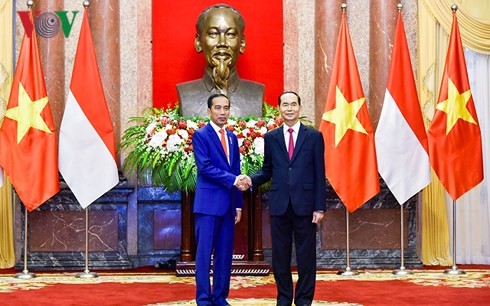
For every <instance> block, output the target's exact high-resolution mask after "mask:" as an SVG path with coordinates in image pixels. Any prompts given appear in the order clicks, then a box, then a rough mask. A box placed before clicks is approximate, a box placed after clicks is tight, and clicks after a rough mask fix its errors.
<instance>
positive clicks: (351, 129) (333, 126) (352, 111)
mask: <svg viewBox="0 0 490 306" xmlns="http://www.w3.org/2000/svg"><path fill="white" fill-rule="evenodd" d="M320 131H321V132H322V134H323V138H324V141H325V173H326V176H327V179H328V181H329V182H330V184H331V185H332V187H333V189H334V190H335V192H336V193H337V195H338V196H339V198H340V199H341V200H342V202H343V203H344V205H345V206H346V207H347V209H348V210H349V212H353V211H355V210H356V209H357V208H359V207H360V206H362V205H363V204H364V203H366V202H367V201H368V200H369V199H371V198H372V197H373V196H375V195H376V194H377V193H378V192H379V179H378V167H377V165H376V152H375V148H374V133H373V128H372V126H371V121H370V119H369V113H368V109H367V105H366V98H365V96H364V92H363V91H362V86H361V80H360V78H359V72H358V70H357V63H356V58H355V56H354V50H353V48H352V43H351V39H350V35H349V31H348V29H347V21H346V16H345V11H344V12H342V21H341V24H340V32H339V38H338V42H337V50H336V51H335V63H334V66H333V71H332V79H331V81H330V87H329V89H328V95H327V102H326V105H325V112H324V113H323V116H322V121H321V123H320Z"/></svg>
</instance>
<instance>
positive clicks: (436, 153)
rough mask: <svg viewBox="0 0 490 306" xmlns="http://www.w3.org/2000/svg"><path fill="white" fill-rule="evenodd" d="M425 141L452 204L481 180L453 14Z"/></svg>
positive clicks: (475, 133) (471, 109)
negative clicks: (433, 113)
mask: <svg viewBox="0 0 490 306" xmlns="http://www.w3.org/2000/svg"><path fill="white" fill-rule="evenodd" d="M428 138H429V153H430V161H431V164H432V167H433V168H434V171H435V172H436V174H437V176H438V177H439V179H440V181H441V183H442V185H444V187H445V188H446V190H447V192H448V193H449V195H450V196H451V198H452V199H453V200H454V201H456V200H457V199H458V198H459V197H461V196H462V195H463V194H464V193H465V192H467V191H469V190H470V189H471V188H473V187H475V186H476V185H478V184H479V183H480V182H481V181H482V180H483V154H482V142H481V133H480V125H479V123H478V118H477V116H476V110H475V104H474V102H473V96H472V94H471V90H470V83H469V80H468V73H467V71H466V61H465V58H464V53H463V44H462V43H461V36H460V34H459V27H458V19H457V18H456V12H454V13H453V26H452V29H451V36H450V38H449V49H448V51H447V56H446V66H445V67H444V74H443V76H442V83H441V89H440V91H439V98H438V103H437V105H436V112H435V115H434V119H433V121H432V124H431V125H430V127H429V131H428Z"/></svg>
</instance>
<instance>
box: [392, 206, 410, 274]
mask: <svg viewBox="0 0 490 306" xmlns="http://www.w3.org/2000/svg"><path fill="white" fill-rule="evenodd" d="M403 244H404V240H403V204H401V205H400V258H401V263H400V268H399V269H396V270H393V272H392V273H393V274H394V275H397V276H407V275H409V274H413V272H412V271H410V270H408V269H405V265H404V253H405V251H404V245H403Z"/></svg>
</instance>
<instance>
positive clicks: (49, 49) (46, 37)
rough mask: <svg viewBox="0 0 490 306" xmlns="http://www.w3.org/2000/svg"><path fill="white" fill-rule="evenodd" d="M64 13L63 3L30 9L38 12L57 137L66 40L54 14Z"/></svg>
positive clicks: (53, 1)
mask: <svg viewBox="0 0 490 306" xmlns="http://www.w3.org/2000/svg"><path fill="white" fill-rule="evenodd" d="M63 9H64V8H63V0H46V1H34V5H33V7H32V10H33V11H34V12H36V11H39V15H37V18H36V21H35V28H36V31H37V38H38V40H37V41H38V46H39V53H40V56H41V62H42V64H43V72H44V80H45V83H46V90H47V93H48V97H49V105H50V108H51V113H52V114H53V123H54V126H55V129H56V133H59V127H60V124H61V118H62V117H63V110H64V105H65V36H64V35H63V30H62V29H61V21H60V20H59V18H58V17H57V15H56V13H55V11H62V10H63ZM41 24H42V26H41ZM51 36H52V37H51Z"/></svg>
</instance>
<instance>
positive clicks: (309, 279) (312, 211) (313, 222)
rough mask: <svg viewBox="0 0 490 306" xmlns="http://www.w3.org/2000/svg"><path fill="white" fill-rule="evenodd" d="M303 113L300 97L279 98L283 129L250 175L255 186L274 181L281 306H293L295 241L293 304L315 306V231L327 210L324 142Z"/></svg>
mask: <svg viewBox="0 0 490 306" xmlns="http://www.w3.org/2000/svg"><path fill="white" fill-rule="evenodd" d="M300 110H301V99H300V97H299V96H298V94H296V93H294V92H285V93H283V94H282V95H281V96H279V111H280V113H281V116H282V117H283V119H284V124H283V126H281V127H278V128H276V129H274V130H272V131H270V132H268V133H267V134H266V135H265V148H264V164H263V167H262V170H261V171H259V172H258V173H256V174H255V175H253V176H252V183H253V186H260V185H262V184H264V183H265V182H267V181H269V180H270V179H272V181H271V186H270V192H269V214H270V220H271V238H272V269H273V271H274V279H275V280H276V284H277V291H278V294H277V305H291V304H292V302H293V280H292V276H291V253H292V245H293V237H294V245H295V247H296V259H297V260H296V263H297V267H298V282H297V284H296V290H295V293H294V303H295V305H298V306H299V305H311V303H312V301H313V296H314V292H315V280H316V226H317V223H319V222H320V221H321V220H322V219H323V216H324V212H325V209H326V190H325V188H326V182H325V165H324V155H323V154H324V152H323V149H324V143H323V137H322V134H321V133H320V132H319V131H317V130H315V129H313V128H311V127H307V126H305V125H303V124H302V123H301V122H300V121H299V113H300Z"/></svg>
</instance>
